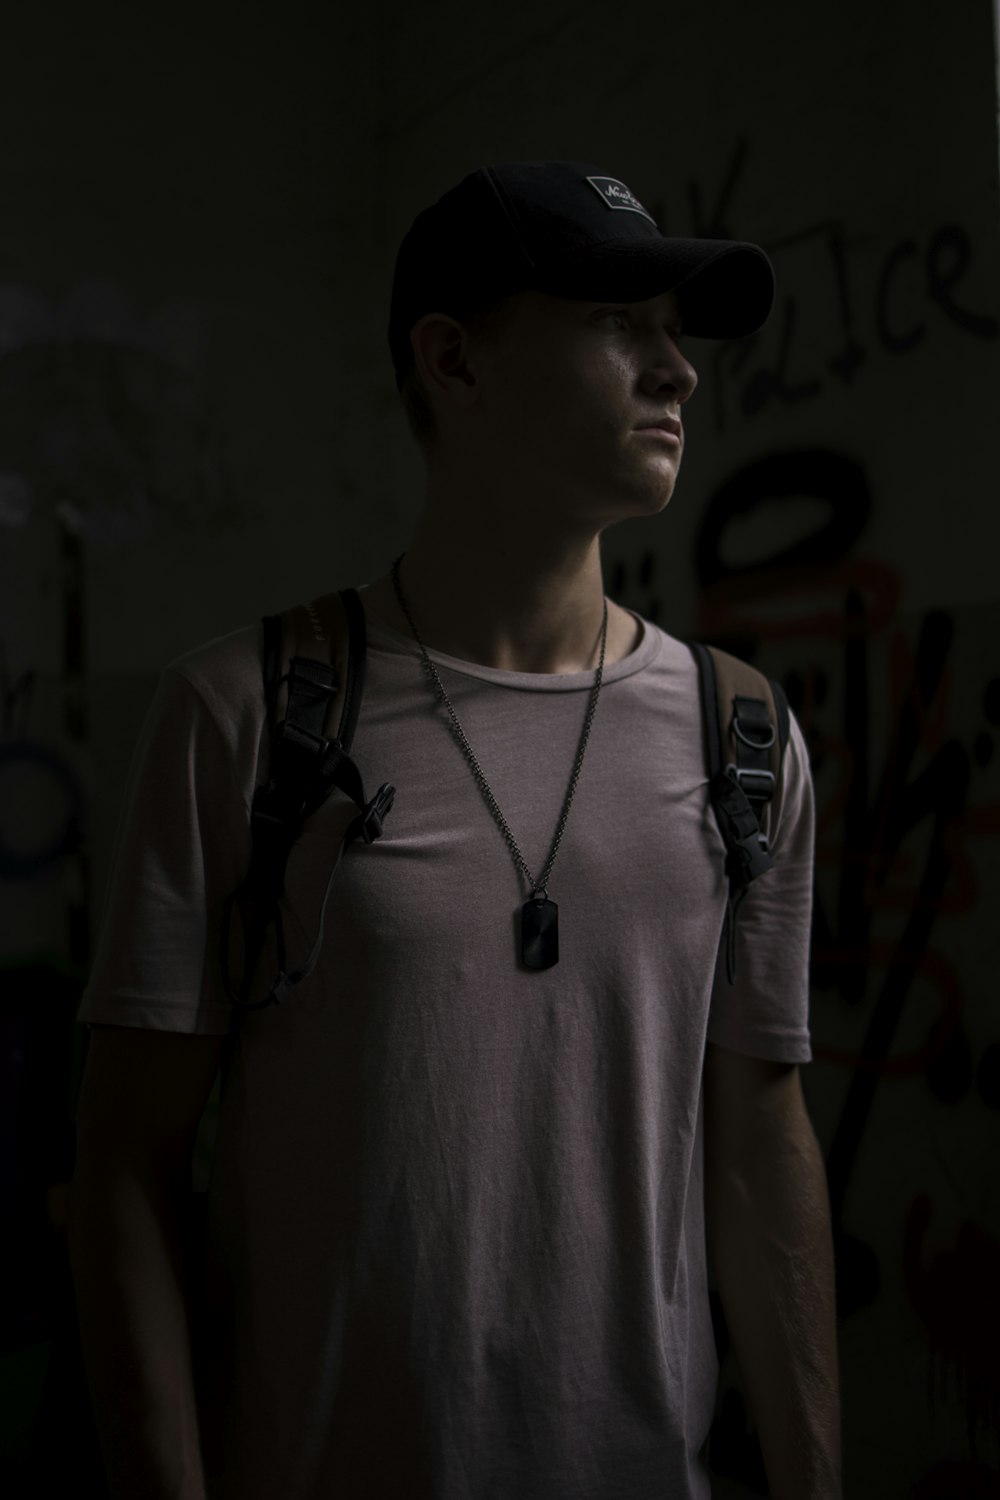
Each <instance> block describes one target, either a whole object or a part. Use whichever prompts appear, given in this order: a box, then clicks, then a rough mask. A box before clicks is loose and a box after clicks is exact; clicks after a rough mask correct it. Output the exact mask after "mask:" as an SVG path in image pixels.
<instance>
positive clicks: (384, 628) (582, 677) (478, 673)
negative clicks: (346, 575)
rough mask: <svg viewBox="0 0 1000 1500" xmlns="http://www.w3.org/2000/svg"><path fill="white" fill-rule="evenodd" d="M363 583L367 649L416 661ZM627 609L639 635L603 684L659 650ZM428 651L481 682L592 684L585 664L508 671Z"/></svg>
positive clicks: (560, 686)
mask: <svg viewBox="0 0 1000 1500" xmlns="http://www.w3.org/2000/svg"><path fill="white" fill-rule="evenodd" d="M366 587H367V585H362V586H361V587H359V589H358V594H359V595H360V597H361V601H362V603H363V604H364V607H365V623H366V626H367V630H368V646H369V649H374V650H376V651H388V652H391V653H393V654H394V655H400V654H402V655H406V656H414V657H416V658H417V660H418V661H419V659H420V647H419V646H418V645H417V643H416V641H415V640H414V639H413V638H412V636H408V635H403V634H401V633H400V631H398V630H394V629H393V628H392V626H391V625H387V624H386V623H385V621H384V620H382V619H381V618H379V616H377V615H374V614H373V613H372V611H371V610H370V609H369V607H368V604H367V602H366V600H365V589H366ZM623 608H624V606H623ZM626 612H627V613H628V614H630V615H631V616H632V618H633V620H636V621H637V622H638V624H639V625H640V626H641V627H642V635H641V637H640V639H639V643H638V645H637V646H636V647H635V649H634V650H632V651H630V652H629V654H628V655H627V656H623V657H622V659H621V661H616V662H614V663H612V665H611V666H606V667H605V669H604V676H603V679H602V683H603V685H605V686H606V685H607V684H608V683H611V682H617V681H619V680H620V679H621V678H624V677H631V676H632V675H633V674H634V673H636V672H641V671H642V669H643V668H644V667H647V666H648V665H649V664H650V662H651V661H652V660H653V658H654V657H655V656H656V653H657V651H658V650H659V645H660V639H659V632H658V631H656V630H653V629H651V628H650V625H649V621H648V620H644V619H643V617H642V616H641V615H637V614H636V613H635V611H634V610H631V609H630V610H627V611H626ZM427 655H428V656H429V657H430V659H431V661H432V662H433V663H434V665H435V666H436V667H444V668H445V669H446V670H448V671H451V672H458V673H461V674H462V675H463V676H465V677H478V678H479V679H480V680H481V681H483V682H493V683H496V684H497V685H498V686H502V687H510V688H524V689H527V690H528V691H530V692H536V693H537V692H541V693H566V692H570V693H572V692H580V691H582V690H584V689H586V690H588V691H589V690H590V689H591V688H593V686H594V668H593V667H590V668H588V670H587V671H586V672H508V671H504V670H503V669H502V668H500V667H487V666H483V665H482V664H481V663H479V662H475V661H464V660H462V658H461V657H458V656H447V655H446V654H445V653H444V652H443V651H432V650H431V649H430V648H428V651H427Z"/></svg>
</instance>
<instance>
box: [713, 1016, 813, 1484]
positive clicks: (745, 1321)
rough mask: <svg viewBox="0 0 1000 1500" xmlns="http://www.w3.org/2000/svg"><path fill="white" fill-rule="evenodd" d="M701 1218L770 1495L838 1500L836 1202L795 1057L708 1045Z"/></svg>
mask: <svg viewBox="0 0 1000 1500" xmlns="http://www.w3.org/2000/svg"><path fill="white" fill-rule="evenodd" d="M705 1215H706V1235H707V1242H708V1252H709V1257H710V1260H711V1263H712V1265H713V1267H714V1269H715V1275H716V1281H717V1283H718V1288H719V1296H720V1299H721V1301H722V1306H723V1310H724V1312H725V1315H726V1322H727V1324H728V1326H729V1331H730V1334H731V1335H732V1340H733V1345H734V1348H735V1351H736V1357H737V1360H738V1362H739V1365H740V1370H741V1372H742V1375H743V1379H744V1383H745V1386H746V1391H747V1397H748V1400H749V1403H750V1409H751V1412H752V1415H753V1419H754V1422H755V1424H756V1427H757V1432H758V1435H759V1438H760V1445H761V1451H762V1453H763V1457H764V1464H765V1467H766V1469H767V1477H768V1481H769V1484H770V1489H771V1496H772V1500H841V1496H842V1488H841V1451H840V1392H839V1379H838V1363H837V1317H836V1295H835V1289H834V1265H833V1238H832V1231H831V1219H830V1201H829V1193H828V1190H827V1182H826V1171H825V1168H824V1165H823V1157H822V1154H821V1152H820V1148H819V1143H818V1142H817V1140H816V1136H815V1133H814V1131H813V1128H812V1124H811V1122H810V1120H809V1116H808V1113H807V1111H806V1106H805V1101H804V1099H803V1097H802V1087H801V1083H800V1080H799V1072H798V1066H797V1064H794V1063H775V1062H766V1061H763V1060H762V1059H760V1058H752V1057H746V1056H743V1055H742V1054H740V1053H736V1052H731V1051H728V1050H727V1049H725V1048H723V1047H718V1046H715V1045H713V1044H712V1043H711V1042H710V1043H709V1044H708V1050H707V1054H706V1060H705Z"/></svg>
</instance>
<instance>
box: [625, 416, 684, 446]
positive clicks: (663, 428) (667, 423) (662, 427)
mask: <svg viewBox="0 0 1000 1500" xmlns="http://www.w3.org/2000/svg"><path fill="white" fill-rule="evenodd" d="M636 431H637V432H652V433H655V434H656V435H657V436H658V437H662V438H665V439H666V440H667V441H669V442H672V443H679V442H680V440H681V424H680V423H679V422H678V421H675V419H674V418H673V417H661V418H660V420H659V421H658V422H648V423H646V425H645V426H643V427H638V428H637V429H636Z"/></svg>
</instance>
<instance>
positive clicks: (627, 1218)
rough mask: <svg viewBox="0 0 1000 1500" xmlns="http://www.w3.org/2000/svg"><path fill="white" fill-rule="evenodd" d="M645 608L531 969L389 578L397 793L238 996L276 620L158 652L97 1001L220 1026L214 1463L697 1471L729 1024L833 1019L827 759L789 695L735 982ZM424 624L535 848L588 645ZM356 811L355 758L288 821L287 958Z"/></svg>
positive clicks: (715, 851)
mask: <svg viewBox="0 0 1000 1500" xmlns="http://www.w3.org/2000/svg"><path fill="white" fill-rule="evenodd" d="M363 598H364V591H362V599H363ZM642 623H643V626H644V631H643V636H642V639H641V641H640V643H639V645H638V646H637V648H636V649H635V650H634V651H633V652H632V653H631V655H629V656H628V657H626V658H625V659H624V660H622V661H620V662H617V663H615V664H614V665H612V666H610V667H608V668H607V669H606V671H605V674H604V685H603V689H602V692H601V697H600V702H599V704H598V708H597V712H596V716H595V719H594V723H593V729H592V733H591V737H590V743H589V747H588V749H587V753H586V758H585V760H584V764H583V768H582V772H581V775H580V780H579V785H578V787H577V792H576V797H575V800H574V803H573V807H572V811H571V813H570V817H569V822H568V825H567V828H566V831H565V834H564V836H563V840H562V844H561V847H560V850H559V854H558V858H557V860H556V864H555V867H554V870H553V872H552V875H551V878H550V880H549V897H550V899H552V900H553V901H555V902H556V903H557V904H558V907H559V944H560V954H559V962H558V964H557V965H555V966H554V967H553V968H550V969H547V970H544V971H529V970H526V969H524V968H523V967H521V965H520V964H519V962H518V941H517V931H518V927H517V917H518V914H519V912H520V908H521V905H522V903H523V901H524V900H525V898H526V896H527V894H528V893H527V889H526V887H525V885H524V882H523V878H522V876H521V875H520V874H519V872H518V870H517V868H516V866H515V863H514V859H513V857H512V855H511V853H510V851H509V849H508V848H507V846H506V844H505V842H504V839H503V836H502V834H501V832H500V830H499V829H498V827H497V825H496V823H495V822H494V821H493V818H492V817H491V815H490V812H489V810H488V808H487V806H486V804H485V801H484V799H483V795H482V793H481V792H480V790H479V788H478V786H477V785H476V782H475V780H474V778H473V775H472V772H471V769H470V767H469V765H468V763H467V762H466V760H465V758H464V756H463V755H462V754H461V752H460V750H459V748H458V745H457V743H456V741H455V738H454V736H453V732H452V730H451V727H450V721H449V719H448V717H447V713H446V710H445V709H444V707H443V706H442V705H440V704H439V703H438V702H437V701H436V698H435V695H434V693H433V691H432V689H431V687H430V685H429V683H428V681H427V678H426V676H425V673H424V671H423V670H422V668H421V663H420V658H419V653H418V651H417V648H416V646H415V644H414V643H413V642H412V641H411V640H410V639H408V638H407V637H404V636H401V635H397V634H396V633H395V632H394V631H391V630H389V629H388V628H387V627H386V626H385V625H383V624H382V623H380V622H379V621H377V620H376V619H375V618H374V617H372V616H370V615H369V617H368V630H369V641H368V656H367V684H366V689H365V695H364V701H363V705H362V709H361V715H360V720H359V723H358V728H357V733H356V736H355V741H354V747H353V754H354V758H355V760H356V762H357V764H358V766H359V769H360V770H361V773H362V776H363V779H364V784H365V790H366V793H367V795H368V796H371V795H372V793H373V792H374V790H375V788H376V787H377V786H378V785H380V783H382V782H384V781H390V782H392V783H393V784H394V785H395V787H396V801H395V805H394V807H393V809H392V811H391V813H390V814H389V816H388V818H387V820H386V824H385V831H384V834H383V836H382V838H381V839H379V840H378V841H377V842H375V843H372V844H371V845H365V844H363V843H361V842H360V841H358V842H356V843H354V844H353V845H352V846H351V848H350V849H349V850H348V852H347V853H346V855H345V856H344V859H343V861H342V864H341V866H340V870H339V872H338V874H337V876H336V882H335V885H334V891H333V896H332V898H331V902H330V907H329V909H328V911H327V921H326V936H325V942H324V946H323V950H322V954H321V957H320V960H319V963H318V966H317V968H316V970H315V972H314V973H313V974H312V975H311V976H310V978H308V979H307V980H305V981H303V983H302V984H301V985H300V986H299V987H298V988H297V989H294V990H293V991H292V992H291V995H290V996H289V997H288V999H287V1001H286V1002H285V1003H284V1004H283V1005H281V1006H269V1007H267V1008H266V1009H263V1010H260V1011H255V1012H252V1013H248V1014H245V1015H244V1016H243V1017H242V1018H241V1019H240V1021H239V1023H238V1025H236V1026H233V1025H232V1012H231V1007H230V1005H229V1003H228V1001H227V999H226V995H225V992H224V989H223V986H222V983H221V978H220V965H219V926H220V920H221V913H222V908H223V904H224V902H225V898H226V896H227V895H228V894H229V892H230V891H231V890H233V889H234V888H235V886H236V885H237V884H238V883H239V881H240V880H241V879H242V876H243V873H244V871H245V868H246V864H247V861H248V858H249V851H250V834H249V808H250V803H251V799H252V795H253V788H254V784H255V781H256V780H257V779H258V776H259V774H260V773H261V766H262V765H263V764H265V759H264V751H263V750H262V746H263V745H264V744H265V743H266V728H265V723H264V703H263V696H262V688H261V668H260V637H259V628H253V627H251V628H247V629H245V630H241V631H237V632H235V633H234V634H232V635H229V636H226V637H223V638H222V639H220V640H217V641H213V642H211V643H209V644H208V645H206V646H204V647H201V648H200V649H199V650H197V651H194V652H192V653H190V654H188V655H186V656H183V657H181V658H180V659H179V660H177V661H175V662H173V663H172V664H171V665H170V666H169V667H167V668H166V669H165V670H164V672H163V674H162V676H161V679H160V684H159V688H158V690H157V693H156V696H155V699H154V702H153V705H152V707H151V709H150V711H149V715H148V717H147V721H146V724H145V727H144V730H143V733H142V736H141V739H140V743H139V746H138V749H137V753H136V759H135V763H134V766H133V772H132V777H131V784H130V789H129V796H128V800H127V803H126V811H125V815H124V817H123V823H122V828H121V832H120V836H119V848H118V853H117V857H116V865H115V873H114V878H113V881H112V887H111V892H110V896H109V903H108V908H107V911H106V913H105V920H104V925H103V929H102V935H101V942H100V945H99V951H98V955H97V958H96V962H95V964H94V969H93V973H92V976H91V981H90V984H89V987H88V989H87V991H86V994H85V996H84V1000H83V1004H82V1007H81V1011H80V1018H81V1020H83V1021H85V1022H89V1023H94V1024H99V1023H110V1024H115V1025H125V1026H147V1027H153V1028H159V1029H163V1030H169V1031H181V1032H207V1033H218V1034H223V1033H227V1032H228V1031H230V1028H231V1027H232V1038H231V1046H230V1047H229V1049H228V1051H227V1057H226V1062H225V1064H224V1069H223V1088H222V1104H221V1112H220V1118H219V1127H218V1135H217V1140H216V1149H215V1160H214V1167H213V1176H212V1181H211V1186H210V1191H209V1251H208V1255H209V1267H208V1277H209V1281H208V1285H209V1288H210V1302H211V1309H212V1323H211V1329H210V1332H209V1335H208V1336H207V1346H208V1349H209V1351H210V1354H209V1357H208V1358H207V1361H206V1363H207V1367H208V1368H209V1369H210V1370H211V1371H212V1377H211V1379H210V1380H209V1381H208V1387H207V1389H206V1393H205V1397H204V1401H205V1411H204V1427H205V1446H206V1452H207V1455H208V1463H209V1467H210V1472H211V1475H212V1485H213V1488H212V1489H211V1493H212V1495H213V1496H218V1497H224V1500H257V1497H259V1500H274V1497H275V1496H279V1495H280V1496H281V1497H282V1500H300V1497H301V1500H319V1497H321V1496H322V1497H324V1500H326V1497H334V1496H338V1497H340V1496H343V1497H345V1500H358V1497H362V1496H365V1497H367V1496H371V1497H378V1500H395V1497H397V1496H399V1497H403V1496H405V1497H406V1500H431V1497H433V1500H654V1497H655V1500H662V1497H663V1496H665V1495H669V1496H671V1497H673V1500H707V1497H708V1495H709V1489H710V1487H709V1480H708V1477H707V1474H706V1471H705V1468H704V1464H703V1462H702V1458H701V1456H700V1455H701V1450H702V1448H703V1446H704V1444H705V1441H706V1438H707V1436H708V1432H709V1428H710V1425H711V1421H712V1415H713V1410H714V1401H715V1389H716V1382H717V1376H718V1366H717V1360H716V1353H715V1345H714V1339H713V1332H712V1322H711V1315H710V1309H709V1300H708V1287H707V1271H706V1247H705V1228H704V1202H703V1114H702V1102H703V1101H702V1068H703V1063H704V1057H705V1044H706V1039H708V1040H711V1041H712V1042H714V1043H718V1044H720V1045H721V1046H724V1047H727V1048H730V1049H732V1050H734V1051H737V1052H743V1053H747V1054H750V1055H752V1056H756V1057H762V1058H769V1059H774V1060H781V1061H788V1062H795V1063H803V1062H808V1061H809V1060H810V1058H811V1055H812V1054H811V1050H810V1042H809V1029H808V981H807V967H808V937H809V922H810V898H811V889H812V841H813V798H812V787H811V781H810V776H809V770H808V760H807V755H806V750H805V746H804V743H803V739H802V735H801V731H800V729H799V726H798V725H797V723H796V722H795V721H794V719H793V721H792V727H791V738H790V741H789V746H788V750H787V752H786V760H785V770H784V778H783V790H782V794H781V797H780V799H779V800H778V802H777V803H776V805H774V806H773V807H772V811H771V844H772V848H773V851H774V854H775V865H774V868H773V869H772V870H769V871H768V872H767V873H766V874H764V875H763V876H761V877H759V878H758V879H757V880H756V881H755V882H754V883H753V885H752V886H751V887H750V890H749V892H748V894H747V896H746V899H745V900H744V902H743V906H742V908H741V912H740V919H739V947H738V974H737V983H736V984H735V985H734V986H731V985H729V984H728V982H727V980H726V976H725V965H724V962H720V963H719V965H718V970H719V972H718V974H717V973H716V969H717V964H716V959H717V955H718V952H719V947H720V936H721V932H722V926H723V917H724V910H725V898H726V879H725V875H724V849H723V844H722V840H721V837H720V835H719V832H718V829H717V826H716V823H715V819H714V814H713V812H712V809H711V805H710V803H709V799H708V791H707V776H706V771H705V763H704V752H703V748H702V725H701V718H700V707H699V695H698V681H697V674H696V668H695V664H694V661H693V659H692V657H691V655H690V652H689V651H688V649H687V647H686V646H684V645H683V644H681V643H680V642H678V641H676V640H674V639H673V638H671V637H670V636H668V635H667V634H665V632H664V631H662V630H661V629H659V628H658V627H657V626H656V625H654V624H652V623H650V622H649V621H643V622H642ZM430 654H431V656H432V658H433V660H434V662H435V665H436V666H437V668H438V671H439V673H440V674H441V677H442V680H443V682H444V685H445V687H446V690H447V692H448V694H449V697H450V698H451V701H452V703H453V705H454V707H455V711H456V713H457V714H458V717H459V719H460V720H461V723H462V726H463V728H464V729H465V732H466V734H467V736H468V738H469V740H470V742H471V744H472V747H473V749H474V751H475V753H476V755H477V756H478V758H479V760H480V762H481V764H482V767H483V770H484V772H485V775H486V777H487V779H488V781H489V784H490V786H491V787H492V789H493V792H494V794H495V796H496V798H497V801H498V803H499V806H500V808H501V809H502V811H503V813H504V816H505V817H506V819H507V821H508V823H509V825H510V827H511V830H512V831H513V834H514V837H515V839H516V840H517V842H518V844H519V846H520V848H521V850H522V853H523V855H524V858H525V860H526V861H527V863H528V866H529V867H530V869H531V870H532V873H533V874H535V875H537V874H538V873H539V872H540V871H541V869H542V867H543V866H544V864H545V862H546V859H547V857H548V853H549V850H550V848H551V845H552V840H553V836H554V833H555V828H556V824H557V821H558V818H559V814H560V811H561V809H562V805H563V800H564V797H565V793H566V787H567V784H568V780H569V775H570V771H571V769H572V766H573V763H574V758H575V755H576V752H577V747H578V744H579V739H580V734H581V730H582V727H583V723H584V719H585V716H586V712H587V707H588V704H589V701H590V692H591V688H592V685H593V680H594V678H593V672H584V673H579V674H573V675H568V676H552V675H545V674H528V673H515V672H506V671H498V670H494V669H491V668H487V667H482V666H478V665H475V664H472V663H468V662H463V661H458V660H456V659H453V658H450V657H447V656H444V655H442V654H440V653H438V652H431V653H430ZM354 813H355V809H354V807H353V804H351V803H349V802H348V801H347V800H346V799H345V798H343V797H342V796H341V795H340V794H339V793H337V794H334V796H333V797H332V798H331V799H330V801H329V802H328V803H326V804H324V805H323V807H321V808H320V809H319V810H318V811H317V812H316V813H315V814H314V815H313V816H312V818H311V819H310V820H309V821H308V824H307V826H306V828H305V830H304V832H303V834H302V836H301V838H300V840H299V842H298V843H297V844H296V846H295V848H294V849H293V852H292V856H291V859H290V861H289V866H288V874H287V886H286V896H285V901H284V914H285V934H286V941H287V945H288V958H289V962H290V963H295V962H298V961H301V959H302V958H304V956H305V955H306V954H307V953H308V951H309V949H310V948H311V946H312V942H313V939H314V936H315V932H316V923H317V918H318V911H319V902H320V897H321V895H322V891H323V888H324V887H325V885H326V875H327V873H328V870H329V868H330V864H331V860H332V858H333V855H334V853H335V852H336V849H337V847H338V846H339V842H340V834H341V831H342V829H343V826H344V821H345V819H350V818H351V817H353V816H354ZM273 959H274V955H273V952H271V953H269V954H265V960H264V967H265V968H268V975H270V974H271V973H273ZM269 965H270V966H271V967H269Z"/></svg>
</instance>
